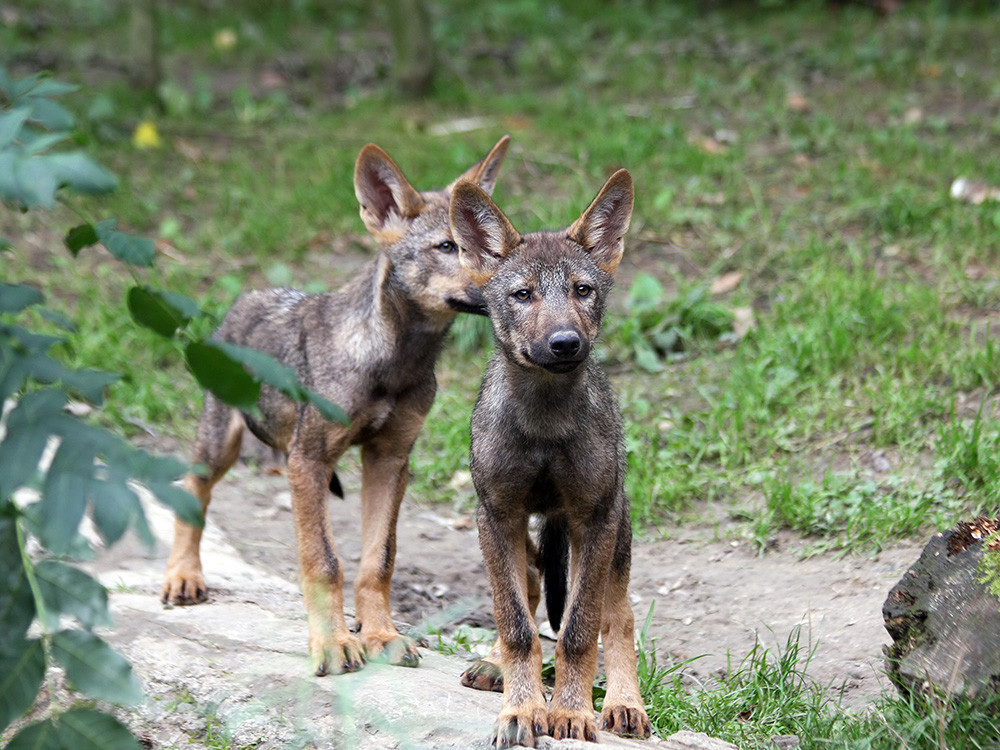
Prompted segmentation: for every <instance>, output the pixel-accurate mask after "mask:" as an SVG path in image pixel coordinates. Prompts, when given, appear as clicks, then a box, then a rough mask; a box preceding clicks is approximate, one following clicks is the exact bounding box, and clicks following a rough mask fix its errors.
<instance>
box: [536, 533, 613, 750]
mask: <svg viewBox="0 0 1000 750" xmlns="http://www.w3.org/2000/svg"><path fill="white" fill-rule="evenodd" d="M588 521H589V519H587V520H584V519H582V518H579V517H578V518H572V517H571V518H570V545H571V549H572V566H573V572H572V575H571V580H572V587H571V589H570V595H569V602H568V603H567V607H566V614H565V615H564V616H563V626H562V628H560V630H559V640H558V641H557V642H556V684H555V688H554V690H553V693H552V702H551V704H550V706H549V731H550V733H551V734H552V736H553V737H554V738H555V739H557V740H561V739H567V738H569V739H579V740H586V741H588V742H597V741H598V740H597V722H596V721H595V720H594V698H593V685H594V677H596V675H597V641H598V636H599V634H600V628H601V615H602V609H603V605H604V591H605V589H606V587H607V581H608V566H609V565H610V563H611V559H612V553H613V550H614V547H615V537H614V528H613V527H610V528H609V526H610V525H609V524H606V523H602V524H600V525H594V524H591V523H589V522H588Z"/></svg>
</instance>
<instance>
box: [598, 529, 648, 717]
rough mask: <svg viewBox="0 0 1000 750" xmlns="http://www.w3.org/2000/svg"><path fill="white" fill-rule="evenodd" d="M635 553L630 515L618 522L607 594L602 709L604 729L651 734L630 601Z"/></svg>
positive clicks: (602, 639) (602, 628)
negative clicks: (638, 671)
mask: <svg viewBox="0 0 1000 750" xmlns="http://www.w3.org/2000/svg"><path fill="white" fill-rule="evenodd" d="M631 557H632V525H631V522H630V520H629V517H628V516H627V515H623V516H622V518H621V520H620V521H619V524H618V534H617V543H616V546H615V552H614V556H613V557H612V560H611V569H610V574H609V576H608V586H607V591H606V592H605V597H604V617H603V622H602V623H601V641H602V642H603V644H604V667H605V670H606V672H607V675H608V692H607V694H606V695H605V696H604V708H603V710H602V711H601V729H606V730H608V731H611V732H614V733H615V734H621V735H630V736H637V737H648V736H649V735H650V734H651V733H652V731H653V728H652V725H651V724H650V723H649V717H648V716H647V715H646V707H645V705H644V704H643V700H642V694H641V693H640V692H639V678H638V676H637V675H636V663H635V662H636V659H635V618H634V617H633V615H632V607H631V605H630V604H629V601H628V580H629V567H630V564H631Z"/></svg>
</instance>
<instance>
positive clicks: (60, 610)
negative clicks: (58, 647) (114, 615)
mask: <svg viewBox="0 0 1000 750" xmlns="http://www.w3.org/2000/svg"><path fill="white" fill-rule="evenodd" d="M35 577H36V579H37V580H38V587H39V589H40V590H41V593H42V599H43V600H44V601H45V607H46V610H47V611H48V612H49V613H51V615H52V617H53V619H51V620H50V621H49V623H48V626H49V627H51V628H55V627H57V626H58V624H59V615H60V614H64V615H72V616H73V617H75V618H76V619H77V620H79V621H80V622H81V623H82V624H83V625H84V626H86V627H87V628H96V627H99V626H101V625H110V624H111V615H110V614H108V592H107V591H105V590H104V587H103V586H102V585H101V584H99V583H98V582H97V581H95V580H94V579H93V578H91V577H90V576H89V575H87V574H86V573H84V572H83V571H82V570H79V569H78V568H74V567H72V566H70V565H66V564H64V563H61V562H57V561H55V560H43V561H42V562H40V563H38V564H37V565H36V566H35Z"/></svg>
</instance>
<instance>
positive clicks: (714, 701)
mask: <svg viewBox="0 0 1000 750" xmlns="http://www.w3.org/2000/svg"><path fill="white" fill-rule="evenodd" d="M649 645H650V644H648V643H645V642H643V641H642V640H641V641H640V656H639V675H640V685H641V688H642V692H643V697H644V698H645V700H646V703H647V708H648V710H649V711H650V717H651V720H652V722H653V728H654V731H656V732H657V733H658V734H660V735H661V736H667V735H669V734H671V733H673V732H676V731H679V730H682V729H686V730H688V731H696V732H705V733H706V734H708V735H710V736H712V737H717V738H719V739H722V740H726V741H728V742H731V743H733V744H735V745H736V746H737V747H739V748H740V749H741V750H757V749H758V748H759V749H760V750H765V749H770V748H773V747H775V744H774V739H773V738H774V737H778V736H795V737H797V738H798V739H799V744H798V745H797V747H799V748H802V750H813V749H814V748H815V749H817V750H819V749H822V750H827V749H829V748H839V749H842V750H862V749H864V750H899V748H906V749H907V750H945V748H950V749H951V750H966V749H968V750H985V748H993V747H996V742H997V732H998V730H1000V719H998V718H997V713H996V708H997V701H998V699H996V698H993V699H987V700H986V701H985V704H984V703H983V702H982V701H981V702H979V703H973V702H970V701H968V700H966V699H952V700H948V699H945V698H943V697H940V696H937V695H933V694H932V695H926V696H910V697H899V696H896V695H890V694H888V693H886V694H884V695H883V696H882V697H881V698H879V699H878V701H877V702H876V703H875V704H874V705H872V706H870V707H869V708H868V709H866V710H864V711H860V712H859V711H856V710H855V711H850V710H847V709H845V708H844V707H843V706H842V704H841V701H840V696H839V688H838V686H837V685H826V686H824V685H819V684H817V683H815V682H813V681H812V680H810V678H809V677H808V676H807V675H806V669H807V668H808V666H809V663H810V661H812V658H813V656H814V654H815V644H809V643H803V642H802V633H801V631H800V630H799V629H796V630H794V631H793V632H792V633H790V634H789V636H788V639H787V641H786V643H785V645H784V647H782V648H779V649H777V650H774V651H772V650H769V649H767V648H765V647H764V646H763V645H762V644H760V643H759V642H758V643H757V644H756V645H755V646H754V647H753V648H752V649H751V650H750V651H749V653H747V654H746V655H745V656H744V657H743V658H741V659H739V660H731V661H730V664H729V666H728V669H727V670H726V672H725V674H723V675H721V676H720V677H719V679H718V680H713V681H711V683H709V684H704V683H702V684H698V683H696V685H697V687H695V688H692V686H691V683H692V680H691V679H690V677H689V676H688V675H686V674H685V668H686V666H687V665H686V664H676V665H669V666H661V665H659V664H657V662H656V659H655V656H653V655H652V653H653V650H651V649H650V648H649ZM600 687H601V686H600V683H599V684H598V693H600Z"/></svg>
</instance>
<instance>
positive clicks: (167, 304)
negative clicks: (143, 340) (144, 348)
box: [126, 286, 200, 339]
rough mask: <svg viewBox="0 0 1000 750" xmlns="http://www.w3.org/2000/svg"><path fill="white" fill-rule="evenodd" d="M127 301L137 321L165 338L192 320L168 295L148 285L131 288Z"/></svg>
mask: <svg viewBox="0 0 1000 750" xmlns="http://www.w3.org/2000/svg"><path fill="white" fill-rule="evenodd" d="M178 296H180V295H178ZM126 302H127V304H128V310H129V312H130V313H131V314H132V318H133V320H135V322H136V323H139V324H140V325H143V326H145V327H146V328H149V329H151V330H153V331H155V332H156V333H158V334H160V335H161V336H163V337H164V338H168V339H169V338H172V337H173V335H174V333H176V332H177V329H178V328H180V327H181V326H183V325H185V324H186V323H187V322H188V321H189V320H190V318H188V317H187V316H186V314H185V312H184V311H183V310H179V309H177V308H176V307H175V306H174V304H173V302H172V301H171V300H170V299H169V298H168V297H167V296H166V295H164V294H163V293H161V292H159V291H157V290H155V289H151V288H149V287H148V286H134V287H132V288H131V289H129V290H128V297H127V298H126ZM199 312H200V311H199Z"/></svg>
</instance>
